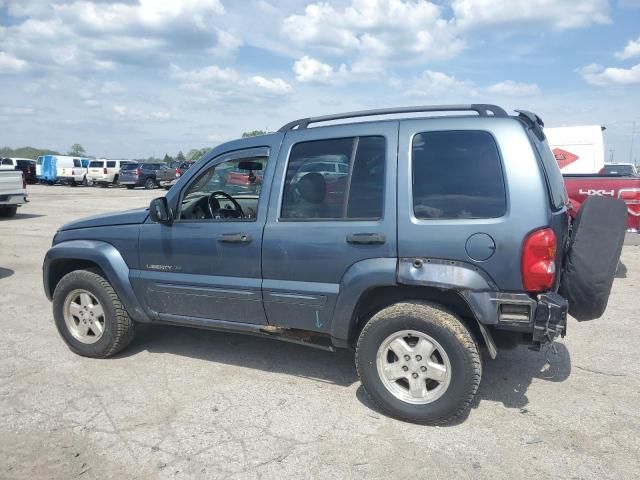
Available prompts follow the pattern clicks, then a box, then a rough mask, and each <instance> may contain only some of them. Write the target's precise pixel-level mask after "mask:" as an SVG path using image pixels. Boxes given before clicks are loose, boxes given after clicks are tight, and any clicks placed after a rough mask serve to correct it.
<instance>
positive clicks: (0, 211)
mask: <svg viewBox="0 0 640 480" xmlns="http://www.w3.org/2000/svg"><path fill="white" fill-rule="evenodd" d="M17 211H18V207H17V206H15V205H12V206H10V207H0V217H3V218H11V217H15V216H16V212H17Z"/></svg>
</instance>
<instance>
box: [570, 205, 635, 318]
mask: <svg viewBox="0 0 640 480" xmlns="http://www.w3.org/2000/svg"><path fill="white" fill-rule="evenodd" d="M626 226H627V206H626V205H625V203H624V202H623V201H622V200H618V199H617V198H611V197H595V196H594V197H588V198H587V200H585V202H584V203H583V204H582V206H581V208H580V211H579V212H578V215H577V217H576V219H575V221H574V223H573V230H572V235H571V241H570V244H569V248H568V252H567V256H566V258H565V264H564V268H563V274H562V279H561V283H560V294H561V295H562V296H563V297H565V298H566V299H567V300H568V301H569V313H570V314H571V316H573V317H574V318H575V319H576V320H579V321H585V320H593V319H595V318H598V317H600V316H602V314H603V313H604V311H605V309H606V308H607V302H608V301H609V293H610V292H611V286H612V285H613V278H614V276H615V273H616V269H617V267H618V261H619V260H620V252H621V251H622V244H623V243H624V236H625V231H626Z"/></svg>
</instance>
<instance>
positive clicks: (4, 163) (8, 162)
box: [2, 158, 13, 165]
mask: <svg viewBox="0 0 640 480" xmlns="http://www.w3.org/2000/svg"><path fill="white" fill-rule="evenodd" d="M2 165H13V160H11V159H10V158H3V159H2Z"/></svg>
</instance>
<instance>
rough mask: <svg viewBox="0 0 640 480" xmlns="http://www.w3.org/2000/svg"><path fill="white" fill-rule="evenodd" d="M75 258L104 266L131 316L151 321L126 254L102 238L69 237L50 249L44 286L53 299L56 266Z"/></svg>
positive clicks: (45, 261) (43, 268) (46, 292)
mask: <svg viewBox="0 0 640 480" xmlns="http://www.w3.org/2000/svg"><path fill="white" fill-rule="evenodd" d="M72 261H84V262H90V263H94V264H96V265H97V266H98V267H100V269H101V270H102V271H103V272H104V274H105V275H106V277H107V280H108V281H109V283H110V284H111V286H112V287H113V289H114V290H115V291H116V293H117V294H118V297H119V298H120V301H121V302H122V304H123V305H124V307H125V308H126V310H127V312H128V313H129V316H130V317H131V318H133V319H134V320H136V321H139V322H148V321H149V317H148V315H147V314H146V313H145V311H144V309H143V308H142V305H140V302H139V301H138V298H137V297H136V295H135V293H134V291H133V288H132V287H131V282H130V281H129V271H130V270H129V267H128V266H127V264H126V262H125V261H124V259H123V258H122V255H120V252H119V251H118V250H117V249H116V248H115V247H114V246H113V245H111V244H109V243H106V242H102V241H98V240H69V241H66V242H61V243H58V244H57V245H55V246H53V247H51V248H50V249H49V251H48V252H47V254H46V255H45V257H44V263H43V265H42V279H43V284H44V290H45V294H46V295H47V298H48V299H49V300H51V299H52V297H53V291H54V289H55V285H52V280H53V279H54V278H55V276H56V275H55V271H56V269H57V268H62V267H63V265H64V263H65V262H72Z"/></svg>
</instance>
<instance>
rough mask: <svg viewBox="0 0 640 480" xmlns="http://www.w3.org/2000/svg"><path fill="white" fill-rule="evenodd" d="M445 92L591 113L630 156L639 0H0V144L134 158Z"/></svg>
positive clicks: (556, 118) (581, 119)
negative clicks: (76, 148) (76, 145)
mask: <svg viewBox="0 0 640 480" xmlns="http://www.w3.org/2000/svg"><path fill="white" fill-rule="evenodd" d="M443 103H494V104H498V105H501V106H503V107H504V108H506V109H508V110H513V109H516V108H517V109H525V110H531V111H534V112H536V113H537V114H538V115H539V116H540V117H542V119H543V120H544V121H545V124H546V125H547V126H563V125H588V124H590V125H593V124H600V125H604V126H606V127H607V130H606V131H605V148H606V153H605V156H606V158H607V160H609V159H610V158H613V159H614V160H615V161H618V162H626V161H629V160H630V159H632V160H637V161H638V163H640V0H610V1H608V0H556V1H552V0H449V1H445V0H430V1H427V0H424V1H419V0H343V1H308V0H307V1H303V0H283V1H276V0H236V1H231V0H181V1H173V0H120V1H116V2H113V1H106V0H93V1H88V0H82V1H71V0H39V1H38V0H0V145H1V146H4V145H7V146H11V147H14V148H15V147H19V146H26V145H29V146H34V147H41V148H45V147H46V148H53V149H56V150H59V151H62V152H65V151H67V150H68V149H69V147H70V146H71V145H72V144H74V143H81V144H82V145H83V146H84V147H85V149H86V150H87V152H88V153H89V154H92V155H95V156H105V157H110V158H144V157H148V156H151V155H154V156H163V155H164V153H165V152H168V153H169V154H172V155H173V154H175V153H176V152H177V151H178V150H183V151H185V152H187V151H188V150H189V149H191V148H201V147H205V146H211V147H213V146H215V145H217V144H219V143H222V142H224V141H227V140H231V139H234V138H238V137H239V136H240V135H241V134H242V132H244V131H249V130H269V131H273V130H277V129H278V128H279V127H280V126H282V125H283V124H285V123H287V122H288V121H290V120H293V119H296V118H300V117H306V116H313V115H322V114H328V113H336V112H342V111H351V110H359V109H368V108H383V107H392V106H406V105H426V104H443ZM634 122H635V123H636V126H635V131H636V135H635V137H633V138H634V141H633V142H632V132H633V125H634ZM632 143H634V146H633V150H632Z"/></svg>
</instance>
